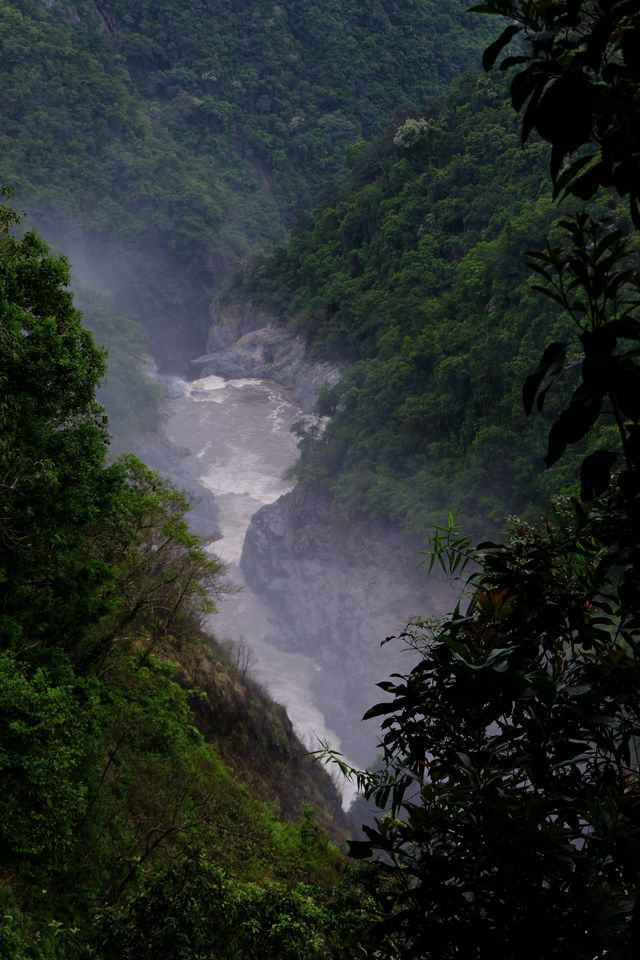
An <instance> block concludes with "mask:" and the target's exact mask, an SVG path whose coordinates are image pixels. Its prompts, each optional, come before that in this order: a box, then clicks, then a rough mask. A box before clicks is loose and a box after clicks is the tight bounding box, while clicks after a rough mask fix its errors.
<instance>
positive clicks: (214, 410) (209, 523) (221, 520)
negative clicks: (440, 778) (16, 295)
mask: <svg viewBox="0 0 640 960" xmlns="http://www.w3.org/2000/svg"><path fill="white" fill-rule="evenodd" d="M147 371H148V372H149V368H148V367H147ZM154 376H155V378H156V379H160V380H161V381H162V383H163V385H164V387H165V389H166V391H167V395H168V396H167V400H166V403H165V407H164V417H163V421H162V425H161V428H160V434H161V437H162V440H163V445H162V457H161V459H160V460H159V459H158V456H155V457H154V455H153V451H146V450H145V451H144V455H145V456H146V457H147V459H149V460H150V462H151V463H152V465H153V466H159V467H160V469H162V470H163V471H164V472H166V473H168V475H169V476H170V478H171V479H172V480H173V481H174V482H175V483H176V485H177V486H179V487H181V488H183V489H185V490H186V491H187V493H188V494H189V495H190V497H191V498H194V499H195V500H196V501H199V502H197V503H196V505H195V510H194V514H193V520H194V523H193V526H194V527H195V529H196V530H197V532H198V533H199V534H200V535H201V536H203V537H204V538H205V539H207V538H209V537H210V536H211V535H213V534H216V533H217V534H218V535H219V536H218V539H216V540H215V541H214V542H213V543H211V544H210V545H209V546H208V547H207V549H209V550H211V551H212V552H213V553H215V554H216V555H217V556H218V557H219V558H220V559H221V560H223V561H224V563H225V565H226V568H227V579H228V580H229V581H230V582H231V583H232V584H233V587H234V591H235V592H232V593H229V594H227V595H225V596H224V597H223V598H222V599H221V600H219V601H218V602H217V608H218V609H217V613H216V614H214V615H212V616H211V619H210V623H209V627H210V629H211V631H212V632H214V633H215V634H216V636H217V637H218V638H219V639H221V640H227V641H228V642H229V643H231V644H232V645H234V647H235V650H236V655H237V657H238V659H239V660H241V661H242V663H243V665H248V666H249V669H250V671H251V674H252V676H253V677H254V678H255V679H256V680H258V682H260V683H262V684H263V685H264V687H265V688H266V689H267V690H268V692H269V694H270V695H271V696H272V698H273V699H274V700H276V701H278V702H279V703H281V704H283V705H284V706H285V707H286V710H287V713H288V714H289V717H290V718H291V721H292V723H293V725H294V728H295V730H296V733H297V734H298V737H299V738H300V739H301V740H302V742H303V743H304V744H305V745H306V746H307V747H309V749H317V748H318V746H319V742H320V741H322V742H328V743H329V744H330V746H331V747H332V748H333V749H336V750H340V738H339V737H338V735H337V734H336V733H335V731H334V730H332V729H331V727H330V725H329V724H328V722H327V720H326V718H325V717H324V716H323V715H322V713H321V712H320V711H319V710H318V708H317V707H316V706H315V705H314V703H313V699H312V696H311V692H310V685H311V681H312V679H313V676H314V674H315V673H316V671H318V670H319V669H320V668H319V666H318V665H317V664H316V663H315V661H314V660H313V659H312V658H311V657H308V656H306V655H304V654H301V653H287V652H285V651H282V650H279V649H277V648H276V647H274V646H273V645H272V644H270V643H268V642H267V641H266V640H265V634H266V635H268V634H269V631H270V624H269V619H268V615H267V612H266V610H265V608H264V606H263V605H262V603H261V602H260V600H259V598H258V597H256V596H255V595H254V594H253V593H252V592H251V590H250V589H249V588H248V587H247V585H246V583H245V582H244V578H243V575H242V571H241V570H240V567H239V561H240V555H241V552H242V545H243V542H244V537H245V533H246V530H247V527H248V526H249V521H250V520H251V517H252V516H253V514H254V513H255V512H256V511H257V510H258V509H259V508H260V507H261V506H263V505H264V504H267V503H272V502H273V501H274V500H276V499H277V498H278V497H280V496H281V495H282V494H284V493H286V492H287V491H288V490H290V489H291V487H292V484H291V482H290V481H288V480H285V479H283V474H284V472H285V471H286V469H287V468H288V467H289V466H291V464H292V463H293V462H294V460H295V458H296V455H297V451H296V440H295V436H294V435H293V434H292V433H291V429H290V428H291V425H292V423H293V422H294V421H295V419H296V417H298V416H299V414H300V410H299V408H298V407H297V406H296V404H295V403H294V402H293V401H292V399H291V396H290V394H289V393H288V391H287V390H285V389H284V388H282V387H281V386H279V385H278V384H276V383H274V382H272V381H266V380H251V379H242V380H224V379H223V378H222V377H217V376H207V377H202V378H200V379H196V380H192V381H187V380H184V379H181V378H179V377H159V376H158V374H157V372H156V373H154ZM154 461H155V462H154ZM211 497H212V498H213V499H212V500H211V499H210V498H211ZM342 792H343V802H344V803H345V805H348V803H349V802H350V801H351V799H352V798H353V790H352V788H351V787H350V785H349V784H344V785H343V787H342Z"/></svg>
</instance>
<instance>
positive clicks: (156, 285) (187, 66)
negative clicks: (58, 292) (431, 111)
mask: <svg viewBox="0 0 640 960" xmlns="http://www.w3.org/2000/svg"><path fill="white" fill-rule="evenodd" d="M436 17H437V22H438V29H437V30H436V29H435V28H434V26H433V24H434V22H435V18H436ZM487 34H488V31H487V32H485V36H487ZM481 48H482V29H481V28H480V29H479V26H478V22H477V18H473V17H471V16H470V15H469V14H467V13H465V4H464V3H462V2H456V3H454V4H438V3H434V2H428V3H426V2H423V0H420V2H417V0H414V2H412V3H403V4H402V5H401V6H399V5H397V4H395V3H381V2H380V0H371V2H368V3H366V4H364V5H363V4H362V3H357V2H355V0H353V2H352V0H350V2H348V3H337V2H334V3H331V4H318V3H315V2H310V0H305V2H284V3H281V4H272V5H265V4H263V3H259V2H255V3H247V4H244V3H243V4H242V5H240V6H238V5H234V4H231V3H226V2H223V0H220V2H216V3H194V2H190V3H188V4H176V3H173V2H171V0H164V2H160V3H158V2H154V3H136V4H130V3H120V2H119V0H103V2H100V3H97V2H94V0H80V2H78V0H75V2H71V0H53V2H46V3H43V2H42V0H11V2H9V0H4V2H2V3H1V4H0V59H1V62H2V73H3V88H4V96H3V98H2V103H1V104H0V183H4V184H8V185H11V186H12V187H13V188H14V190H15V192H16V193H15V195H16V202H17V203H18V204H19V205H20V206H21V207H24V208H25V209H26V210H27V211H28V213H29V216H30V217H31V218H32V222H35V223H36V225H37V227H38V229H39V230H40V231H41V232H42V233H43V234H44V235H45V237H46V238H47V239H48V240H49V241H51V242H54V243H57V244H58V245H59V246H62V247H63V249H64V250H65V252H66V253H67V254H68V255H69V256H70V258H71V261H72V264H73V268H74V271H75V272H76V276H77V279H78V280H79V281H82V282H83V283H84V284H87V285H89V286H94V287H97V288H98V289H101V290H105V291H107V292H109V293H110V294H111V295H112V297H113V306H114V307H115V312H116V314H119V313H124V314H125V315H126V317H127V319H128V320H129V321H130V322H131V321H136V322H138V323H141V324H142V326H143V329H144V330H145V331H147V332H149V331H152V334H153V336H152V342H153V346H154V352H155V354H156V357H157V359H158V360H159V361H161V362H164V363H166V362H169V361H171V362H173V364H174V365H175V364H176V362H177V361H178V360H180V359H181V360H182V361H183V362H184V361H185V360H187V359H189V358H191V357H192V356H197V354H198V353H199V352H201V350H202V345H203V340H204V335H205V331H206V329H207V326H208V324H209V322H210V320H209V304H210V301H211V299H212V296H213V295H214V293H215V292H216V289H217V288H218V286H219V284H220V281H221V279H222V278H223V277H224V276H225V275H226V272H227V271H228V269H229V265H230V264H231V263H234V262H237V260H238V259H241V258H242V257H244V256H245V255H246V254H247V252H248V251H251V250H255V249H256V248H257V249H260V248H263V247H265V245H271V244H272V243H273V242H274V241H275V240H277V239H283V238H284V236H285V229H286V227H287V226H288V225H289V224H290V222H291V219H292V217H293V216H294V214H295V211H296V209H297V208H299V207H303V206H306V205H308V203H309V202H310V201H311V200H314V199H317V198H318V197H319V195H320V192H321V190H322V189H323V187H324V184H325V183H326V181H327V180H328V179H330V178H338V179H339V178H340V177H341V175H342V170H343V155H344V150H345V148H346V147H347V145H348V144H349V143H351V142H352V141H354V140H357V139H359V138H361V137H363V136H365V137H368V136H371V135H372V134H374V133H375V132H376V131H377V130H379V129H381V127H382V126H383V125H384V122H385V119H386V116H387V113H388V112H389V111H391V110H393V109H394V108H395V107H396V105H397V104H398V103H400V102H407V103H409V104H410V105H412V106H413V107H417V106H418V105H419V104H420V103H421V102H422V101H423V100H424V99H425V98H426V97H427V96H428V95H430V94H432V93H433V92H435V90H437V89H443V88H444V86H445V84H446V83H447V82H448V81H449V80H450V79H451V78H452V77H454V76H455V75H456V74H457V73H459V72H460V70H461V69H463V68H464V67H465V66H466V65H467V64H468V63H469V62H470V61H471V60H476V61H477V58H478V57H479V53H480V50H481ZM328 63H330V65H331V69H329V70H328V69H327V68H326V65H327V64H328ZM74 282H75V281H74ZM87 322H89V323H93V320H92V317H91V312H90V311H87ZM123 337H124V338H125V341H126V335H125V334H123ZM115 346H117V338H116V342H115ZM109 347H110V350H111V351H112V352H113V348H112V345H111V344H109ZM119 352H121V353H123V352H124V348H123V350H122V351H119Z"/></svg>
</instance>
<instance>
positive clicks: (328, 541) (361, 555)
mask: <svg viewBox="0 0 640 960" xmlns="http://www.w3.org/2000/svg"><path fill="white" fill-rule="evenodd" d="M260 320H261V318H260V316H259V314H257V312H255V311H253V309H252V308H251V307H250V306H247V305H245V306H244V307H243V308H242V309H238V310H237V311H236V312H235V313H233V314H231V313H227V314H226V315H224V316H223V317H222V319H221V320H220V322H219V323H217V324H216V325H214V327H213V328H212V332H211V335H210V337H209V340H208V344H207V352H206V354H204V355H203V356H201V357H199V358H198V359H197V360H196V361H195V363H194V368H195V370H196V373H197V376H196V377H195V379H193V380H192V381H188V380H184V379H180V378H177V377H167V378H164V382H165V385H166V387H167V389H168V392H169V398H168V401H167V403H166V405H165V419H164V423H163V428H162V434H163V440H162V443H161V444H160V445H157V446H156V449H155V450H152V449H147V450H145V451H144V454H145V456H146V457H147V459H148V460H150V461H152V462H153V463H154V465H156V466H158V467H159V468H160V469H162V470H164V471H165V472H166V473H168V474H169V475H170V476H171V478H172V480H173V481H174V482H176V483H177V484H178V485H180V486H182V487H184V488H185V489H186V490H187V492H188V493H189V495H190V497H191V499H192V500H193V502H194V513H193V521H192V522H193V524H194V526H195V528H196V529H197V531H198V533H199V534H200V535H201V536H203V537H205V538H211V537H212V536H214V537H216V539H214V540H213V542H212V543H211V545H210V549H211V550H212V551H213V552H215V553H216V554H217V555H218V556H220V557H221V559H222V560H223V561H224V562H225V564H226V565H227V569H228V579H229V581H230V583H231V584H232V588H231V592H230V593H228V594H227V595H226V596H225V597H224V598H223V599H222V600H221V601H220V602H219V603H218V612H217V613H216V614H215V615H214V616H213V617H212V619H211V624H210V626H211V629H212V630H213V631H214V632H215V633H216V634H217V635H218V636H221V637H222V638H224V639H225V640H228V641H229V642H230V643H231V644H232V645H233V646H234V648H235V650H236V655H237V656H238V657H239V658H240V659H242V660H243V662H244V663H245V664H246V666H247V668H248V669H250V670H251V672H252V673H253V675H254V676H255V677H256V678H257V679H258V680H259V681H260V682H261V683H263V684H264V685H265V686H266V688H267V689H268V691H269V693H270V694H271V695H272V696H273V697H274V699H276V700H278V701H279V702H281V703H283V704H284V706H285V707H286V709H287V711H288V713H289V715H290V717H291V719H292V722H293V724H294V727H295V729H296V731H297V732H298V735H299V736H300V737H301V739H302V740H303V742H304V743H306V744H307V746H309V748H310V749H314V748H317V747H318V745H319V741H323V742H328V743H329V744H330V746H331V747H332V748H334V749H338V750H340V751H341V752H342V753H343V754H344V755H345V756H346V758H347V759H348V760H349V761H350V762H352V763H354V764H357V765H358V766H365V765H367V764H370V763H371V762H373V760H374V758H375V748H376V741H377V728H376V726H375V724H374V723H373V722H369V723H361V718H362V715H363V713H364V712H365V710H366V709H367V708H368V707H369V706H370V705H371V704H372V703H373V702H374V701H375V700H376V699H377V696H378V691H377V690H376V688H375V684H376V682H378V681H379V680H382V679H385V678H386V677H387V676H388V675H389V674H390V673H392V672H394V671H400V672H403V671H405V670H406V669H408V667H409V665H410V663H411V655H412V652H411V651H410V650H409V649H408V648H406V647H405V646H404V645H403V643H402V641H400V640H399V641H397V642H394V643H389V644H383V641H384V640H385V638H386V637H388V636H390V635H396V634H398V633H400V632H401V631H402V629H403V627H404V626H405V625H406V623H407V620H408V619H409V618H410V617H412V616H417V615H420V616H429V615H432V614H434V613H435V612H438V611H443V610H444V609H446V607H447V606H448V604H449V602H450V594H449V591H448V588H447V586H446V585H444V584H442V583H439V582H438V581H437V580H436V579H435V578H432V579H428V577H427V574H426V570H425V568H424V567H423V566H421V565H420V564H421V560H422V559H423V557H422V556H421V551H422V550H424V547H425V544H424V543H423V542H420V541H419V540H417V539H409V538H407V537H404V536H403V535H402V534H401V533H400V532H398V531H397V530H394V529H393V528H392V527H391V526H388V525H384V524H382V523H372V522H360V523H358V522H352V521H349V520H348V519H347V518H346V517H345V516H344V514H343V513H342V512H341V510H340V509H339V508H338V506H337V505H336V504H335V502H334V501H333V500H332V498H331V497H330V496H329V495H328V494H327V493H326V492H324V491H322V490H321V489H319V488H313V487H307V486H304V487H294V486H293V484H292V482H291V481H288V480H286V479H283V474H284V473H285V471H286V470H287V468H288V467H290V466H291V464H292V463H293V462H294V460H295V457H296V438H295V436H294V434H293V433H292V431H291V427H292V425H293V424H294V423H295V422H296V421H297V420H298V419H299V418H300V417H304V416H309V415H312V413H313V410H314V407H315V402H316V398H317V394H318V390H319V389H320V387H321V386H322V385H323V384H325V383H329V384H331V383H333V382H335V381H336V380H337V379H338V377H339V376H340V373H341V370H340V368H339V367H335V366H331V365H330V364H328V363H318V362H313V361H311V360H310V359H309V358H308V357H307V354H306V351H305V347H304V344H303V341H302V339H301V338H299V337H296V336H295V335H294V334H293V333H291V332H290V331H289V330H287V329H285V328H284V327H282V326H280V325H278V324H277V323H275V322H271V323H269V324H267V325H264V322H263V325H260ZM348 796H351V794H350V793H349V794H348Z"/></svg>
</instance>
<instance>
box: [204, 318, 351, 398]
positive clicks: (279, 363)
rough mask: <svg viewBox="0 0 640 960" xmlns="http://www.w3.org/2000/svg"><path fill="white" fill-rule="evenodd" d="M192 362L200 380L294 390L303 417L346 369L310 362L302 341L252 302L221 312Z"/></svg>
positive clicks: (292, 391)
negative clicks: (251, 381) (245, 380)
mask: <svg viewBox="0 0 640 960" xmlns="http://www.w3.org/2000/svg"><path fill="white" fill-rule="evenodd" d="M194 363H196V364H199V365H200V366H201V368H202V369H201V372H200V373H199V376H209V375H211V374H215V375H217V376H220V377H226V378H227V379H230V380H231V379H237V378H241V377H256V378H259V379H262V380H275V381H276V383H279V384H281V385H282V386H283V387H285V388H286V389H287V390H290V391H291V395H292V397H293V399H294V400H295V402H296V403H298V404H299V405H300V407H301V408H302V410H303V411H304V412H305V413H311V412H312V411H313V410H314V408H315V405H316V401H317V397H318V392H319V390H320V388H321V387H322V386H324V385H325V384H326V385H328V386H333V385H334V384H335V383H337V382H338V380H339V379H340V376H341V375H342V372H343V370H344V369H345V367H344V365H343V366H340V365H338V364H334V363H327V362H323V361H317V360H313V359H311V358H310V357H309V355H308V351H307V347H306V344H305V342H304V340H303V338H302V337H300V336H297V335H296V334H295V333H293V332H292V331H291V330H289V329H287V328H286V327H284V326H282V325H281V324H278V323H277V322H276V321H275V320H273V319H269V318H267V317H265V315H264V313H263V312H262V311H260V310H258V309H257V308H256V307H255V306H253V304H251V303H250V302H245V303H241V304H236V305H235V306H234V307H233V308H232V309H228V310H225V311H224V312H221V313H220V314H218V316H217V319H216V322H215V324H214V326H213V327H212V328H211V332H210V334H209V338H208V341H207V352H206V354H204V355H203V356H201V357H198V358H197V359H196V360H194Z"/></svg>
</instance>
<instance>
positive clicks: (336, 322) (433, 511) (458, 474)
mask: <svg viewBox="0 0 640 960" xmlns="http://www.w3.org/2000/svg"><path fill="white" fill-rule="evenodd" d="M544 160H545V152H544V149H543V148H542V147H541V146H540V145H539V144H537V145H536V144H534V145H531V146H530V148H529V150H528V151H527V153H526V154H524V153H523V152H522V150H521V147H520V143H519V137H518V131H517V127H516V124H515V123H514V120H513V117H512V116H511V113H510V111H509V109H508V106H507V104H506V103H505V101H504V96H503V92H502V90H501V88H500V87H498V86H496V85H494V84H493V83H491V82H489V81H487V80H486V79H485V78H480V79H478V78H476V77H474V76H466V77H465V78H464V79H463V80H461V81H460V82H459V83H458V84H457V86H456V87H455V88H454V89H453V90H452V91H451V92H450V93H449V95H448V97H447V99H446V100H444V101H436V102H434V103H433V104H432V105H431V107H430V108H429V109H428V110H427V111H426V113H425V115H424V116H421V117H418V118H413V117H409V118H408V119H405V120H399V119H397V120H396V123H395V124H394V128H393V129H392V130H390V131H389V133H388V134H387V136H386V137H385V138H383V139H382V140H381V141H379V142H377V143H375V144H370V145H368V146H366V147H364V148H362V149H361V150H360V152H359V153H358V155H357V156H356V158H355V160H354V168H353V180H352V183H351V184H350V185H349V186H348V187H345V188H344V189H343V190H342V191H341V193H340V194H339V195H338V197H337V199H335V200H333V201H331V202H328V203H326V204H324V205H323V206H321V207H319V208H318V209H317V211H316V213H315V219H314V221H313V223H312V224H311V226H309V225H307V226H306V227H304V226H303V228H302V229H301V230H300V231H299V232H298V233H294V236H293V237H292V239H291V241H290V242H289V244H288V245H287V247H285V248H283V249H281V250H279V251H276V253H275V254H274V255H273V257H271V258H270V259H269V260H268V261H267V262H266V263H265V264H262V265H258V266H257V267H256V268H255V270H254V272H253V275H252V277H251V279H250V282H249V293H250V295H251V296H253V297H254V298H255V299H257V300H258V301H259V302H260V303H261V304H262V305H263V306H264V308H265V310H266V311H267V312H268V313H270V314H274V315H276V316H281V315H283V314H284V316H285V317H286V318H287V319H288V321H289V322H290V323H291V324H292V325H293V326H295V328H296V329H300V330H301V331H302V332H303V333H304V335H305V336H306V337H307V339H308V340H309V342H310V345H311V347H312V349H313V350H315V351H316V352H317V353H318V354H320V355H330V356H333V357H338V358H341V359H343V358H345V357H347V358H349V359H351V360H352V361H353V362H352V366H351V367H350V368H349V370H348V371H347V372H346V374H345V375H344V376H343V377H342V379H341V381H340V382H339V383H338V384H337V386H336V387H334V388H333V389H332V390H331V391H329V392H328V393H326V394H325V395H324V396H323V397H322V398H321V404H320V412H321V413H322V414H326V415H328V416H329V417H330V421H329V423H328V424H327V426H326V428H325V429H324V430H321V431H320V430H317V431H316V430H314V428H313V426H312V427H311V429H307V430H306V432H305V428H304V427H303V428H302V432H301V458H300V462H299V464H298V466H297V467H296V471H295V475H296V477H297V478H298V479H299V480H302V481H305V480H310V481H314V482H320V483H322V484H324V485H326V486H327V487H328V488H329V489H330V490H331V491H332V493H333V494H334V496H335V497H336V499H337V500H338V502H339V503H341V505H342V506H343V507H344V509H345V511H346V512H347V513H348V514H363V513H364V514H368V515H372V514H373V515H382V516H384V517H386V518H389V519H391V520H393V521H394V522H396V523H399V524H401V525H403V526H404V527H405V528H407V529H408V530H411V531H418V530H424V529H425V527H429V526H430V525H431V524H432V523H433V522H435V520H436V518H437V517H439V516H442V514H443V513H444V512H445V511H446V510H447V508H448V507H449V506H450V505H452V504H455V508H456V510H459V512H460V515H461V517H463V518H464V521H465V523H466V524H467V525H471V527H472V529H475V530H482V529H484V530H486V527H487V524H488V523H491V522H493V523H496V524H497V523H500V522H501V521H502V519H503V517H504V515H505V513H506V512H508V510H509V509H518V510H525V509H528V508H533V507H535V506H537V507H540V506H541V504H542V503H543V502H544V499H545V497H546V495H548V493H549V492H550V491H551V490H553V489H554V486H560V487H562V486H563V485H564V484H565V483H567V482H570V479H571V476H572V473H571V469H570V467H569V466H567V467H564V465H563V466H562V467H561V468H560V469H559V470H556V471H555V475H554V476H553V477H544V476H542V475H538V473H537V470H536V468H537V465H538V463H539V462H540V461H541V459H542V454H543V450H544V423H543V422H540V421H538V422H535V423H527V421H526V419H525V417H524V415H523V413H522V407H521V383H522V378H523V376H524V374H525V371H526V370H527V369H528V368H529V367H530V366H531V365H532V364H533V363H534V362H535V358H536V357H537V355H538V354H539V352H540V351H541V350H542V348H543V347H544V345H545V343H546V342H547V340H548V338H549V337H550V336H554V335H555V339H557V340H559V339H561V337H562V336H564V335H565V331H566V327H567V322H566V321H565V320H564V319H560V318H554V317H553V315H552V312H551V311H550V309H549V307H548V306H547V305H546V304H545V302H544V300H543V299H542V298H541V297H540V296H539V295H538V293H537V291H535V290H533V289H532V285H531V283H530V281H529V278H528V275H527V270H526V267H525V265H524V263H523V262H522V257H521V253H522V249H523V247H532V246H533V245H535V244H536V243H539V244H542V243H543V241H544V238H545V236H546V232H547V230H548V228H549V226H550V224H551V223H552V222H553V219H554V217H555V216H556V215H557V214H556V211H555V210H554V208H553V205H552V203H551V200H550V198H549V197H548V196H547V195H546V193H545V189H544V187H543V186H541V179H542V173H543V169H544ZM603 207H606V203H604V202H603ZM554 402H555V403H558V404H559V403H561V402H562V399H561V398H560V397H558V399H557V400H555V398H554ZM553 412H554V408H553V404H552V406H551V409H550V414H551V415H552V414H553ZM496 462H499V463H500V465H501V468H500V480H499V481H497V476H496V470H495V464H496Z"/></svg>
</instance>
